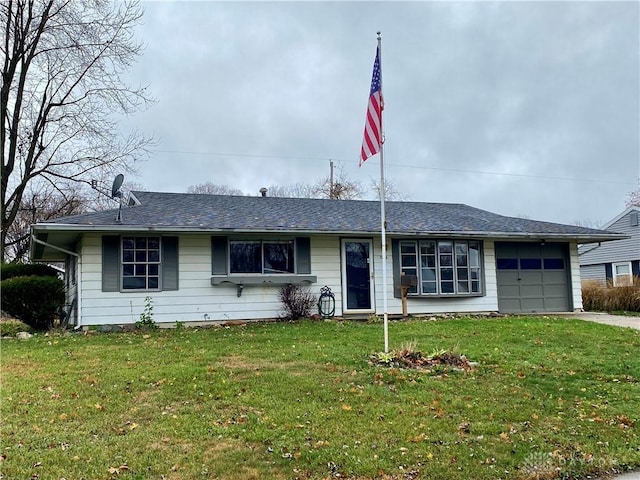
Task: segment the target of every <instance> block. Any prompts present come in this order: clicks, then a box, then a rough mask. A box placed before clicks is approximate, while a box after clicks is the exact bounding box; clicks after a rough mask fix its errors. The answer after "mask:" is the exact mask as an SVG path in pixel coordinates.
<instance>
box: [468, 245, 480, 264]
mask: <svg viewBox="0 0 640 480" xmlns="http://www.w3.org/2000/svg"><path fill="white" fill-rule="evenodd" d="M469 265H471V266H472V267H479V266H480V243H478V242H469Z"/></svg>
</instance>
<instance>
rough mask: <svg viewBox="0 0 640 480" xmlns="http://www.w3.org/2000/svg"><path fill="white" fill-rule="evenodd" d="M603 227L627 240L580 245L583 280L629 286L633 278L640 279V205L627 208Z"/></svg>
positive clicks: (579, 254) (581, 276)
mask: <svg viewBox="0 0 640 480" xmlns="http://www.w3.org/2000/svg"><path fill="white" fill-rule="evenodd" d="M603 228H604V229H606V230H609V229H610V230H613V231H616V232H620V233H624V234H625V235H627V238H624V239H622V240H616V241H614V242H607V243H595V244H588V245H580V247H579V248H578V256H579V259H580V278H581V279H582V280H583V281H585V280H596V281H599V282H601V283H602V284H605V283H607V282H608V283H610V284H611V285H613V286H620V285H629V282H630V281H631V278H632V277H633V276H635V277H640V206H631V207H629V208H627V209H626V210H625V211H624V212H622V213H621V214H620V215H618V216H617V217H616V218H614V219H613V220H611V221H610V222H609V223H607V224H606V225H605V226H604V227H603Z"/></svg>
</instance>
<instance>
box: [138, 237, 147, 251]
mask: <svg viewBox="0 0 640 480" xmlns="http://www.w3.org/2000/svg"><path fill="white" fill-rule="evenodd" d="M135 241H136V249H142V250H144V249H146V248H147V238H146V237H136V240H135Z"/></svg>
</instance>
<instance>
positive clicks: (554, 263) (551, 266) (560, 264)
mask: <svg viewBox="0 0 640 480" xmlns="http://www.w3.org/2000/svg"><path fill="white" fill-rule="evenodd" d="M544 268H545V270H562V269H564V260H563V259H562V258H545V259H544Z"/></svg>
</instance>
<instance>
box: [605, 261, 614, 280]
mask: <svg viewBox="0 0 640 480" xmlns="http://www.w3.org/2000/svg"><path fill="white" fill-rule="evenodd" d="M604 272H605V276H606V278H607V283H610V282H613V267H612V266H611V264H610V263H605V264H604Z"/></svg>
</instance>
